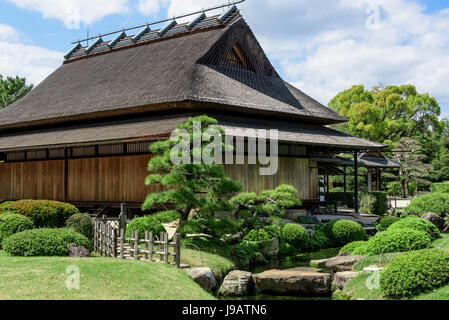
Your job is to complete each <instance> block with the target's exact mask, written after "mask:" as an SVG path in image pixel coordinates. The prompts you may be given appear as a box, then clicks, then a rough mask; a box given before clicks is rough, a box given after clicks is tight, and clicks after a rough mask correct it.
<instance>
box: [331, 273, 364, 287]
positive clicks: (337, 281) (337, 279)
mask: <svg viewBox="0 0 449 320" xmlns="http://www.w3.org/2000/svg"><path fill="white" fill-rule="evenodd" d="M359 274H360V272H353V271H343V272H337V273H336V274H335V275H334V281H333V282H332V285H333V286H334V287H337V288H338V289H343V288H344V287H346V285H347V284H348V282H349V281H351V280H352V279H354V278H355V277H357V276H358V275H359Z"/></svg>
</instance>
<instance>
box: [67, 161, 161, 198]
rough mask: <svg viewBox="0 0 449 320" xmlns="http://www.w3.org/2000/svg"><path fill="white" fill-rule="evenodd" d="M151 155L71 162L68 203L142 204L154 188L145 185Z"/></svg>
mask: <svg viewBox="0 0 449 320" xmlns="http://www.w3.org/2000/svg"><path fill="white" fill-rule="evenodd" d="M150 159H151V155H141V156H127V157H107V158H89V159H71V160H69V169H68V181H69V183H68V197H69V199H68V201H73V202H77V201H79V202H142V201H143V200H145V197H146V196H147V194H148V193H150V192H151V191H156V190H155V187H146V186H145V184H144V183H145V177H146V176H147V175H148V171H147V167H148V161H149V160H150Z"/></svg>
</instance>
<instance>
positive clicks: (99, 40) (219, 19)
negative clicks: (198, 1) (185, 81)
mask: <svg viewBox="0 0 449 320" xmlns="http://www.w3.org/2000/svg"><path fill="white" fill-rule="evenodd" d="M243 1H245V0H243ZM243 1H242V0H240V1H237V2H234V3H231V4H227V5H223V6H220V7H214V8H210V9H205V10H202V11H200V12H194V13H190V14H187V15H183V16H180V17H174V18H172V19H165V20H161V21H156V22H153V23H147V24H145V25H140V26H136V27H132V28H127V29H122V30H119V31H114V32H110V33H106V34H100V35H98V37H93V38H88V39H84V40H80V41H76V42H73V43H72V44H74V45H75V46H74V47H73V48H72V49H71V50H70V51H69V52H68V53H67V54H66V55H65V56H64V58H65V61H64V63H67V62H71V61H74V60H77V59H78V58H82V57H83V58H84V57H87V56H90V55H95V54H97V53H107V52H111V51H114V50H117V49H123V48H129V47H133V46H134V45H141V44H143V43H147V42H151V41H154V40H163V39H169V38H172V37H173V36H185V35H188V34H191V33H193V32H198V31H200V30H209V29H211V28H218V27H223V26H226V25H228V24H229V23H230V22H231V21H233V20H234V18H236V17H237V16H240V13H239V10H238V9H237V7H236V4H238V3H241V2H243ZM225 6H228V8H227V10H226V11H225V12H224V13H223V14H220V15H214V16H210V17H208V16H206V14H205V12H207V11H211V10H216V9H219V8H222V7H225ZM195 15H196V16H195ZM189 16H193V18H192V20H191V21H190V22H186V23H182V24H178V23H177V22H176V19H178V18H185V17H189ZM162 23H166V24H165V26H162V27H161V28H159V29H155V30H152V29H151V28H150V26H151V25H157V24H162ZM136 29H140V30H139V31H138V32H137V33H135V34H133V35H129V36H128V35H127V34H126V31H131V30H136ZM111 36H113V37H112V38H111V39H109V40H106V41H104V40H103V38H105V37H111ZM89 40H93V41H94V42H93V43H91V44H90V45H89ZM83 42H86V45H85V46H83V45H81V43H83Z"/></svg>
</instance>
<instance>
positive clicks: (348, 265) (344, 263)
mask: <svg viewBox="0 0 449 320" xmlns="http://www.w3.org/2000/svg"><path fill="white" fill-rule="evenodd" d="M364 258H365V256H338V257H335V258H331V259H329V260H328V261H327V262H326V264H325V266H326V268H329V269H331V270H332V271H334V272H339V271H352V266H353V265H354V264H355V263H356V262H357V261H360V260H362V259H364Z"/></svg>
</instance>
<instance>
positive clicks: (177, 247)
mask: <svg viewBox="0 0 449 320" xmlns="http://www.w3.org/2000/svg"><path fill="white" fill-rule="evenodd" d="M174 240H175V241H174V242H175V264H176V267H178V268H180V267H181V235H180V234H179V233H176V234H175V238H174Z"/></svg>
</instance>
